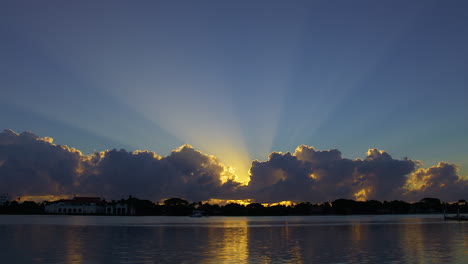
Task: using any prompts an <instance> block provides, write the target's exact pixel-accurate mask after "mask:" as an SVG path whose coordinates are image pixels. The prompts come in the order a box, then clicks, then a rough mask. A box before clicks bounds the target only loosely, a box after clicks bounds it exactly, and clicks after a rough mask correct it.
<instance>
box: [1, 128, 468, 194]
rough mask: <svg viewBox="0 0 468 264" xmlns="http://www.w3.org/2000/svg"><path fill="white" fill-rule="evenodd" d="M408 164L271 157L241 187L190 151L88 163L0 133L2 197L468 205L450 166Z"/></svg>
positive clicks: (374, 155) (209, 159) (36, 140)
mask: <svg viewBox="0 0 468 264" xmlns="http://www.w3.org/2000/svg"><path fill="white" fill-rule="evenodd" d="M421 166H422V163H421V162H419V161H417V160H411V159H407V158H404V159H394V158H393V157H391V156H390V154H388V153H387V152H385V151H383V150H378V149H369V151H368V152H367V155H366V157H365V158H364V159H354V160H352V159H347V158H344V157H343V156H342V154H341V152H340V151H339V150H337V149H332V150H325V151H321V150H316V149H315V148H313V147H310V146H305V145H302V146H299V147H298V148H297V149H296V150H295V152H294V153H290V152H287V153H279V152H273V153H271V154H270V155H269V157H268V159H267V160H266V161H258V160H255V161H253V162H252V165H251V168H250V174H251V178H250V182H249V184H248V185H247V186H242V185H241V184H240V183H238V182H237V181H235V179H236V176H235V175H234V174H233V173H232V170H231V169H230V168H229V167H228V166H226V165H225V164H222V163H221V162H220V161H219V160H218V159H217V158H216V157H214V156H211V155H207V154H204V153H202V152H200V151H198V150H196V149H194V148H193V147H192V146H190V145H184V146H181V147H179V148H178V149H175V150H173V151H172V152H171V153H170V154H169V155H168V156H160V155H158V154H156V153H155V152H151V151H134V152H129V151H126V150H116V149H113V150H107V151H103V152H96V153H94V154H91V155H83V154H82V153H81V152H80V151H79V150H77V149H74V148H70V147H67V146H62V145H56V144H54V143H53V139H52V138H50V137H44V138H40V137H38V136H37V135H35V134H33V133H31V132H23V133H21V134H17V133H15V132H14V131H12V130H4V131H3V132H1V133H0V182H1V185H0V192H9V193H12V194H14V195H19V196H40V195H42V196H44V195H57V196H59V195H74V194H78V195H97V196H101V197H105V198H107V199H118V198H123V197H126V196H128V195H134V196H137V197H141V198H146V199H152V200H154V201H158V200H161V199H164V198H170V197H181V198H184V199H188V200H191V201H203V200H209V199H211V198H215V199H254V200H255V201H256V202H278V201H284V200H290V201H295V202H299V201H311V202H323V201H332V200H335V199H338V198H348V199H368V200H369V199H377V200H393V199H403V200H409V201H415V200H420V199H421V198H424V197H438V198H441V199H443V200H448V201H452V200H458V199H466V197H465V196H464V195H466V193H467V190H468V180H466V179H463V178H462V177H460V176H459V175H458V167H457V166H456V165H454V164H449V163H445V162H441V163H439V164H438V165H437V166H433V167H430V168H427V169H424V168H421Z"/></svg>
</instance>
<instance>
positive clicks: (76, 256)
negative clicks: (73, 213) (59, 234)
mask: <svg viewBox="0 0 468 264" xmlns="http://www.w3.org/2000/svg"><path fill="white" fill-rule="evenodd" d="M66 240H67V241H66V245H67V247H66V249H65V250H66V262H67V263H73V264H82V263H83V247H82V240H81V239H80V233H79V232H77V229H74V228H73V229H69V230H68V231H67V233H66Z"/></svg>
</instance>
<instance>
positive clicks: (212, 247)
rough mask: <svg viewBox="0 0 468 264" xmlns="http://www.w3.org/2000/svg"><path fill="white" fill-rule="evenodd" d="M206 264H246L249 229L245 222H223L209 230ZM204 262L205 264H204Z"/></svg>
mask: <svg viewBox="0 0 468 264" xmlns="http://www.w3.org/2000/svg"><path fill="white" fill-rule="evenodd" d="M208 232H209V233H208V236H209V245H208V246H209V252H208V259H206V262H208V263H247V261H248V259H249V248H248V243H249V229H248V226H247V221H245V220H240V221H236V222H235V226H233V225H232V223H230V222H223V223H222V226H220V227H216V228H209V230H208ZM206 262H205V263H206Z"/></svg>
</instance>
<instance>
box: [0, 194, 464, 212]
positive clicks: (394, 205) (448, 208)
mask: <svg viewBox="0 0 468 264" xmlns="http://www.w3.org/2000/svg"><path fill="white" fill-rule="evenodd" d="M112 202H116V201H112ZM117 202H120V203H126V204H128V205H129V206H131V207H133V208H135V211H136V215H154V216H157V215H161V216H163V215H165V216H188V215H191V214H192V213H193V211H195V210H197V211H199V212H202V214H204V215H207V216H288V215H359V214H427V213H443V212H447V213H455V212H456V211H457V210H460V211H461V212H468V204H467V203H466V202H465V201H464V200H460V201H458V202H453V203H447V202H441V201H440V200H439V199H437V198H424V199H421V200H420V201H419V202H414V203H408V202H404V201H399V200H394V201H383V202H381V201H376V200H370V201H354V200H350V199H338V200H335V201H333V202H323V203H317V204H312V203H310V202H300V203H293V204H291V205H263V204H261V203H250V204H247V205H243V204H239V203H228V204H225V205H218V204H210V203H206V202H189V201H187V200H184V199H182V198H170V199H166V200H164V202H163V203H154V202H152V201H150V200H142V199H138V198H135V197H129V198H128V199H121V200H119V201H117ZM50 203H51V202H49V201H44V202H41V203H36V202H32V201H24V202H18V201H11V202H6V203H4V204H3V205H0V214H45V212H44V208H45V206H46V205H47V204H50Z"/></svg>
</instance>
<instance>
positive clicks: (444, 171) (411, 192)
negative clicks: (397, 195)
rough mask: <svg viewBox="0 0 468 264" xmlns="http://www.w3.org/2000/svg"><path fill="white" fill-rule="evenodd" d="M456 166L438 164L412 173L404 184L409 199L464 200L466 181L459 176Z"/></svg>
mask: <svg viewBox="0 0 468 264" xmlns="http://www.w3.org/2000/svg"><path fill="white" fill-rule="evenodd" d="M458 169H459V168H458V166H456V165H455V164H449V163H447V162H439V164H437V165H436V166H433V167H430V168H428V169H423V168H420V169H418V170H416V171H415V172H414V173H412V174H411V175H410V176H409V178H408V181H407V182H406V184H405V187H404V188H405V189H406V193H404V195H405V196H406V197H408V198H409V199H411V198H412V199H415V198H416V199H417V198H418V197H437V198H440V199H442V200H458V199H466V194H467V191H468V180H465V179H463V178H462V177H461V176H459V175H458V174H457V173H458Z"/></svg>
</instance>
